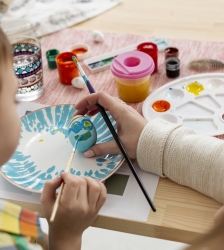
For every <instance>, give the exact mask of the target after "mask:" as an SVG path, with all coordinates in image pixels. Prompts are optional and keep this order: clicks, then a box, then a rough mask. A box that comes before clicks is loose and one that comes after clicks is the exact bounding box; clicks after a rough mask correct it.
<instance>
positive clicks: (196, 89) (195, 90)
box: [186, 81, 205, 96]
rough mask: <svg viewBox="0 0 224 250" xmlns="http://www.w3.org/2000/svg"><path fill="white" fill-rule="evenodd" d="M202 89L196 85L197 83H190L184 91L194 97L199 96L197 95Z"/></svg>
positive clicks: (201, 86)
mask: <svg viewBox="0 0 224 250" xmlns="http://www.w3.org/2000/svg"><path fill="white" fill-rule="evenodd" d="M204 89H205V88H204V86H203V85H202V84H200V83H198V82H197V81H195V82H192V83H190V84H188V85H187V86H186V90H187V91H188V92H190V93H193V94H194V95H196V96H197V95H199V93H200V92H202V91H203V90H204Z"/></svg>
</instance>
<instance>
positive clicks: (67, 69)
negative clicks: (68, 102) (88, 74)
mask: <svg viewBox="0 0 224 250" xmlns="http://www.w3.org/2000/svg"><path fill="white" fill-rule="evenodd" d="M72 56H76V54H74V53H72V52H62V53H60V54H58V55H57V57H56V63H57V68H58V74H59V79H60V82H61V83H62V84H67V85H71V84H72V79H73V78H75V77H78V76H79V71H78V68H77V67H76V65H75V63H74V62H73V60H72Z"/></svg>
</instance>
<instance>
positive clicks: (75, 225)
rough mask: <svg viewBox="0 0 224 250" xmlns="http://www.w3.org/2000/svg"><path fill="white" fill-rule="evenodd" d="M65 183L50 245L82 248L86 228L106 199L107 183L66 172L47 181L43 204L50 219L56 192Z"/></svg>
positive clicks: (51, 233) (60, 247) (52, 224)
mask: <svg viewBox="0 0 224 250" xmlns="http://www.w3.org/2000/svg"><path fill="white" fill-rule="evenodd" d="M62 181H64V183H65V186H64V190H63V192H62V195H61V199H60V204H59V207H58V210H57V213H56V216H55V219H54V222H53V223H49V246H50V249H54V250H56V249H66V250H67V249H79V248H80V247H81V237H82V233H83V232H84V230H85V229H86V228H87V227H89V226H90V225H92V223H93V222H94V220H95V219H96V217H97V214H98V212H99V210H100V208H101V207H102V205H103V204H104V202H105V200H106V188H105V186H104V185H103V184H102V183H101V182H99V181H96V180H94V179H91V178H87V177H83V178H82V177H78V176H75V175H71V174H70V173H62V174H61V178H57V179H53V180H50V181H47V182H46V183H45V186H44V190H43V193H42V196H41V205H42V209H43V212H44V215H45V216H46V218H47V220H48V221H49V219H50V216H51V213H52V209H53V206H54V203H55V200H56V198H55V192H56V189H57V188H58V187H60V185H61V182H62Z"/></svg>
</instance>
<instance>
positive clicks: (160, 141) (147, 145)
mask: <svg viewBox="0 0 224 250" xmlns="http://www.w3.org/2000/svg"><path fill="white" fill-rule="evenodd" d="M180 126H181V125H179V124H173V123H170V122H168V121H165V120H163V119H161V118H156V119H153V120H152V121H150V122H149V123H148V124H147V125H146V126H145V127H144V129H143V130H142V133H141V135H140V137H139V140H138V145H137V152H136V155H137V161H138V164H139V166H140V168H142V169H143V170H145V171H147V172H151V173H154V174H157V175H159V176H161V177H166V176H165V175H164V171H163V156H164V148H165V144H166V141H167V138H168V137H169V135H170V133H172V131H173V130H175V129H176V128H178V127H180Z"/></svg>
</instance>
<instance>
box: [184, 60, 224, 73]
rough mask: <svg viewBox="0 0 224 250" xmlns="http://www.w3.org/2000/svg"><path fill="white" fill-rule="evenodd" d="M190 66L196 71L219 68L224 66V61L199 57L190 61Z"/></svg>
mask: <svg viewBox="0 0 224 250" xmlns="http://www.w3.org/2000/svg"><path fill="white" fill-rule="evenodd" d="M188 68H189V69H191V70H195V71H207V70H217V69H221V68H224V63H223V62H220V61H218V60H213V59H199V60H194V61H191V62H189V63H188Z"/></svg>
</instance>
